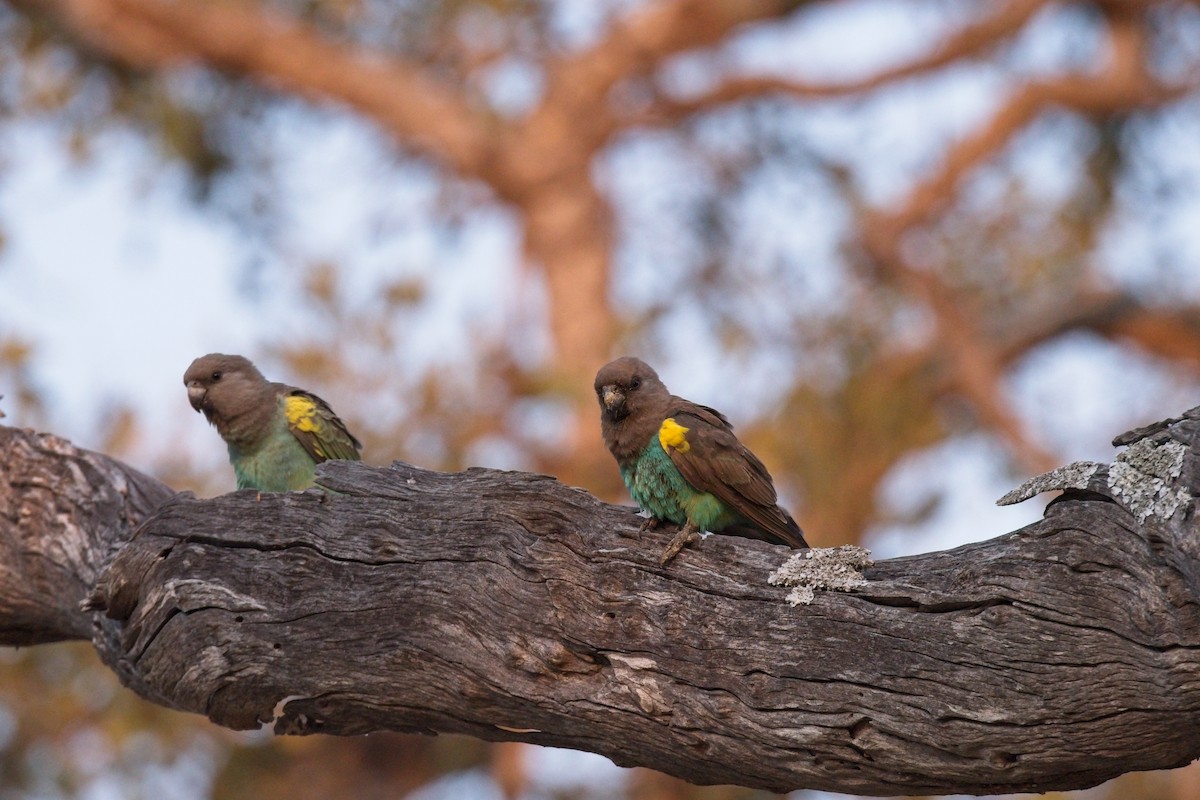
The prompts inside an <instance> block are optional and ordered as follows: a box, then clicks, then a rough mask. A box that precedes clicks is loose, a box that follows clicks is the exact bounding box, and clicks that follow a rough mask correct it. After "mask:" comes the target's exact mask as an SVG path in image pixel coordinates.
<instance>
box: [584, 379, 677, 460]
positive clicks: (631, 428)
mask: <svg viewBox="0 0 1200 800" xmlns="http://www.w3.org/2000/svg"><path fill="white" fill-rule="evenodd" d="M594 388H595V390H596V399H597V400H598V401H599V402H600V427H601V430H602V432H603V433H604V443H605V444H606V445H608V449H609V452H611V453H612V454H613V455H614V456H616V458H617V460H618V461H624V460H625V459H628V458H631V457H636V455H637V454H638V453H639V452H641V450H642V448H643V447H645V446H646V443H647V442H648V441H650V438H651V437H652V436H654V434H655V433H656V432H657V431H658V429H659V427H660V426H661V425H662V421H663V418H664V415H665V414H666V410H667V407H668V406H669V405H670V403H671V393H670V392H669V391H667V387H666V386H664V385H663V382H662V381H661V380H660V379H659V377H658V373H657V372H655V371H654V370H653V369H652V368H651V367H650V365H649V364H647V363H646V362H645V361H642V360H641V359H640V358H634V357H632V356H625V357H624V358H618V359H617V360H616V361H611V362H609V363H608V364H605V365H604V366H603V367H601V368H600V371H599V372H597V373H596V381H595V384H594Z"/></svg>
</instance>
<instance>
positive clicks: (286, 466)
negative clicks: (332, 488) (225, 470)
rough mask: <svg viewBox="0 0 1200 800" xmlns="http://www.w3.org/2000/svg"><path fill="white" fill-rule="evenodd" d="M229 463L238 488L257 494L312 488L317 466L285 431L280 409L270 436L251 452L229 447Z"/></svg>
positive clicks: (298, 443) (285, 425) (284, 421)
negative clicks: (256, 492)
mask: <svg viewBox="0 0 1200 800" xmlns="http://www.w3.org/2000/svg"><path fill="white" fill-rule="evenodd" d="M229 463H230V464H232V465H233V472H234V474H235V475H236V476H237V488H239V489H258V490H259V491H260V492H287V491H292V490H296V489H308V488H309V487H311V486H313V478H314V477H315V476H316V471H317V465H316V462H314V461H313V460H312V456H310V455H309V454H308V453H307V452H306V451H305V449H304V447H303V446H302V445H301V444H300V442H299V441H297V440H296V437H295V436H293V435H292V432H291V431H289V430H288V426H287V419H286V418H285V417H284V414H283V410H282V407H281V408H280V412H279V415H278V421H277V422H276V423H274V424H273V425H272V427H271V433H270V435H268V436H267V438H266V439H264V440H263V442H262V443H261V444H260V445H258V446H257V447H255V448H253V449H248V450H240V449H238V448H235V447H234V446H233V445H230V446H229Z"/></svg>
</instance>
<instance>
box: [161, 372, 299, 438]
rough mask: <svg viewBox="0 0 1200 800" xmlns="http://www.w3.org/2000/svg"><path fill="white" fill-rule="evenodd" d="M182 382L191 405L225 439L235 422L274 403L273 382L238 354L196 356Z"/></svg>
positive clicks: (265, 409) (258, 413) (269, 408)
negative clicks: (202, 414)
mask: <svg viewBox="0 0 1200 800" xmlns="http://www.w3.org/2000/svg"><path fill="white" fill-rule="evenodd" d="M183 384H184V386H186V387H187V393H188V402H189V403H191V404H192V408H194V409H196V410H197V411H201V412H203V413H204V417H205V419H207V420H208V421H209V422H210V423H211V424H213V425H215V426H216V427H217V431H218V432H219V433H220V434H221V435H222V436H223V437H226V438H227V439H228V436H227V434H228V433H230V426H231V425H232V424H233V423H235V421H238V420H245V419H247V418H249V417H258V416H260V415H262V414H264V413H270V411H271V409H272V407H273V405H274V403H275V402H276V400H275V391H274V388H273V387H274V384H271V383H269V382H268V381H267V379H266V378H264V377H263V375H262V373H261V372H259V371H258V368H257V367H255V366H254V365H253V364H252V363H250V360H249V359H247V358H244V357H242V356H230V355H225V354H224V353H209V354H208V355H206V356H200V358H197V359H196V360H195V361H193V362H192V364H191V366H189V367H188V368H187V372H185V373H183ZM238 427H241V426H238Z"/></svg>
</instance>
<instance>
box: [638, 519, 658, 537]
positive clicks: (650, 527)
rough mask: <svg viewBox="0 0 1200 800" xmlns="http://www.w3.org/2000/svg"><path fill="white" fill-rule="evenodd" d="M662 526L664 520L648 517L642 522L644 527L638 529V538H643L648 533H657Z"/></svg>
mask: <svg viewBox="0 0 1200 800" xmlns="http://www.w3.org/2000/svg"><path fill="white" fill-rule="evenodd" d="M660 525H662V520H661V519H659V518H658V517H646V518H645V519H644V520H642V525H641V527H640V528H638V531H637V532H638V536H641V535H642V534H643V533H645V532H646V531H656V530H658V527H659V526H660Z"/></svg>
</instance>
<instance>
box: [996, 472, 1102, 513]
mask: <svg viewBox="0 0 1200 800" xmlns="http://www.w3.org/2000/svg"><path fill="white" fill-rule="evenodd" d="M1105 466H1106V465H1105V464H1099V463H1097V462H1095V461H1076V462H1075V463H1074V464H1067V465H1066V466H1065V467H1059V468H1058V469H1052V470H1050V471H1049V472H1045V473H1042V474H1041V475H1038V476H1036V477H1033V478H1030V479H1029V480H1027V481H1025V482H1024V483H1022V484H1021V485H1020V486H1018V487H1017V488H1016V489H1013V490H1012V491H1011V492H1009V493H1008V494H1006V495H1004V496H1003V497H1001V498H1000V499H999V500H997V501H996V505H998V506H1011V505H1013V504H1014V503H1020V502H1023V501H1025V500H1028V499H1029V498H1031V497H1035V496H1037V495H1039V494H1041V493H1042V492H1052V491H1055V490H1058V489H1086V488H1087V486H1088V482H1089V481H1091V479H1092V477H1093V476H1094V475H1095V474H1096V472H1097V471H1099V470H1100V469H1102V468H1103V467H1105Z"/></svg>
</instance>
